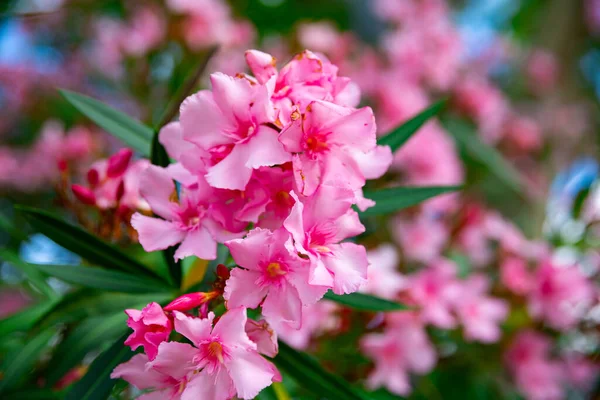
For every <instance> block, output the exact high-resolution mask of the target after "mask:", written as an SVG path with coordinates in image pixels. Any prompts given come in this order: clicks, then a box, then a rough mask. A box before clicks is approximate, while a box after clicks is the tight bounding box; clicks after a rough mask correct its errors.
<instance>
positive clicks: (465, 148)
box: [444, 119, 523, 193]
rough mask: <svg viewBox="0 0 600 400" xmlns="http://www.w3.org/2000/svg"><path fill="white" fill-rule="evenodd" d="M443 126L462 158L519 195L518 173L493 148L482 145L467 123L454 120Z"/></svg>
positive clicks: (445, 122)
mask: <svg viewBox="0 0 600 400" xmlns="http://www.w3.org/2000/svg"><path fill="white" fill-rule="evenodd" d="M444 126H445V127H446V129H447V130H448V132H450V134H451V135H452V136H453V137H454V140H455V142H456V144H457V146H458V148H459V149H460V151H461V153H462V154H463V157H468V158H471V159H473V160H474V161H476V162H477V163H479V164H481V165H482V166H484V167H485V168H486V169H487V170H488V171H489V172H490V173H492V174H493V175H495V176H496V177H497V178H498V179H500V180H501V181H502V182H503V183H504V184H506V185H507V186H508V187H510V188H511V189H513V190H514V191H516V192H517V193H520V192H521V191H522V188H523V184H522V182H521V178H520V175H519V172H518V171H517V170H516V169H515V168H514V167H513V166H512V165H510V164H509V163H508V162H506V160H505V159H504V158H503V157H502V155H501V154H500V153H499V152H498V151H497V150H496V149H494V148H493V147H490V146H488V145H487V144H485V143H483V142H482V141H481V140H480V139H479V137H478V136H477V135H476V134H475V132H474V129H473V128H472V127H471V126H470V125H469V124H467V123H465V122H462V121H459V120H456V119H446V120H444Z"/></svg>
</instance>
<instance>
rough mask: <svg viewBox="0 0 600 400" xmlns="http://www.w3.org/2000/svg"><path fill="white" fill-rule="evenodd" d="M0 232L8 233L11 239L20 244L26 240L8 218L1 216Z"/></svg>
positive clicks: (24, 235)
mask: <svg viewBox="0 0 600 400" xmlns="http://www.w3.org/2000/svg"><path fill="white" fill-rule="evenodd" d="M0 231H4V232H6V233H8V234H9V235H10V236H11V237H12V238H14V239H15V240H18V241H20V242H24V241H26V240H27V239H28V238H27V235H26V234H25V233H23V232H21V231H20V230H19V229H18V228H17V227H15V226H14V225H13V223H12V222H11V221H10V220H9V219H8V218H6V217H5V216H4V215H2V214H0Z"/></svg>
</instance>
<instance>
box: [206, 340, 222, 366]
mask: <svg viewBox="0 0 600 400" xmlns="http://www.w3.org/2000/svg"><path fill="white" fill-rule="evenodd" d="M208 355H209V356H210V357H214V358H216V359H217V360H219V362H220V363H222V362H223V346H221V343H219V342H211V343H210V344H209V345H208Z"/></svg>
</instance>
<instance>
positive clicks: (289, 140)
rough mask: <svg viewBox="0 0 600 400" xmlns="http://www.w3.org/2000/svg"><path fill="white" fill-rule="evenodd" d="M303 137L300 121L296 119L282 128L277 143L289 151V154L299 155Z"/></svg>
mask: <svg viewBox="0 0 600 400" xmlns="http://www.w3.org/2000/svg"><path fill="white" fill-rule="evenodd" d="M303 137H304V131H303V129H302V119H298V120H296V121H294V122H292V123H291V124H289V125H288V126H286V127H285V128H283V130H282V131H281V133H280V134H279V141H280V142H281V144H282V145H283V147H284V149H285V150H287V151H289V152H290V153H299V152H301V151H302V150H303V148H302V138H303Z"/></svg>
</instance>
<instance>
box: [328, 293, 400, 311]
mask: <svg viewBox="0 0 600 400" xmlns="http://www.w3.org/2000/svg"><path fill="white" fill-rule="evenodd" d="M324 298H325V299H327V300H331V301H335V302H336V303H338V304H341V305H343V306H346V307H349V308H353V309H355V310H360V311H373V312H378V311H400V310H407V309H409V307H407V306H405V305H404V304H400V303H397V302H395V301H390V300H386V299H382V298H379V297H375V296H371V295H368V294H364V293H358V292H357V293H350V294H345V295H338V294H335V293H332V292H331V291H330V292H327V293H325V297H324Z"/></svg>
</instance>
